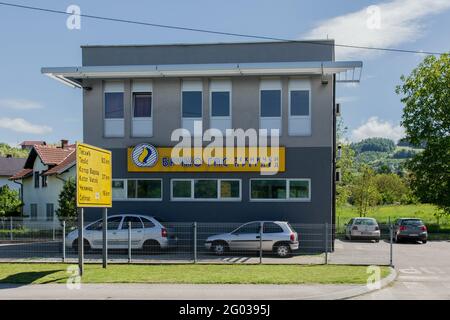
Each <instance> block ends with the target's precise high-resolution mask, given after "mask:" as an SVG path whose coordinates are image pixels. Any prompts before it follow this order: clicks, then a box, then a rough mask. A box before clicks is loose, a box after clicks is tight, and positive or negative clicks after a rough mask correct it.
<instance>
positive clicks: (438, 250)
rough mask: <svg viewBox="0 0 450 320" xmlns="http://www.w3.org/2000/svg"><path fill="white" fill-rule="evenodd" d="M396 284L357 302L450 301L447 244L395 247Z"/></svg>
mask: <svg viewBox="0 0 450 320" xmlns="http://www.w3.org/2000/svg"><path fill="white" fill-rule="evenodd" d="M394 265H395V268H396V269H397V271H398V278H397V280H396V281H395V282H394V283H393V284H392V285H391V286H389V287H387V288H385V289H382V290H379V291H376V292H373V293H370V294H367V295H363V296H360V297H358V298H356V299H388V300H401V299H416V300H424V299H444V300H448V299H450V241H429V242H428V243H427V244H425V245H422V244H415V243H402V244H395V245H394Z"/></svg>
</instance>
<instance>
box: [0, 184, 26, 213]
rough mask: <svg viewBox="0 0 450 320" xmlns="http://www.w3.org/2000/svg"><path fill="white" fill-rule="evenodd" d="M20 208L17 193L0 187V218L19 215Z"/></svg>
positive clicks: (5, 186)
mask: <svg viewBox="0 0 450 320" xmlns="http://www.w3.org/2000/svg"><path fill="white" fill-rule="evenodd" d="M21 207H22V201H20V197H19V192H17V191H16V190H13V189H10V188H9V187H8V186H7V185H4V186H2V187H0V216H3V217H6V216H17V215H19V214H20V208H21Z"/></svg>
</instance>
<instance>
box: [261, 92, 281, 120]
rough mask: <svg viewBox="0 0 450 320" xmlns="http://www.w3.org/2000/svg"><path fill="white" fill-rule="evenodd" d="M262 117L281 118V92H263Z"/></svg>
mask: <svg viewBox="0 0 450 320" xmlns="http://www.w3.org/2000/svg"><path fill="white" fill-rule="evenodd" d="M261 117H281V90H261Z"/></svg>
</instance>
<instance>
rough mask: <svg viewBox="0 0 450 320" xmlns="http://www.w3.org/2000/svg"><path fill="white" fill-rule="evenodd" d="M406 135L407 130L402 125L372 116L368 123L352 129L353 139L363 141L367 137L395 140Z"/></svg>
mask: <svg viewBox="0 0 450 320" xmlns="http://www.w3.org/2000/svg"><path fill="white" fill-rule="evenodd" d="M404 136H405V130H404V128H403V127H401V126H400V125H394V124H392V123H391V122H388V121H383V120H379V119H378V117H370V118H369V119H368V120H367V122H366V123H364V124H362V125H361V126H359V127H358V128H356V129H354V130H352V134H351V140H352V141H361V140H363V139H366V138H375V137H381V138H388V139H392V140H394V141H396V142H397V141H398V140H399V139H401V138H403V137H404Z"/></svg>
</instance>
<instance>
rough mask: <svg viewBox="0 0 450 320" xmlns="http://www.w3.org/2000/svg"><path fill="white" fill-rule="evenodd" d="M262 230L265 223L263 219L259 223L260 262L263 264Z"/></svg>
mask: <svg viewBox="0 0 450 320" xmlns="http://www.w3.org/2000/svg"><path fill="white" fill-rule="evenodd" d="M262 230H263V223H262V221H261V222H260V223H259V264H262Z"/></svg>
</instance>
